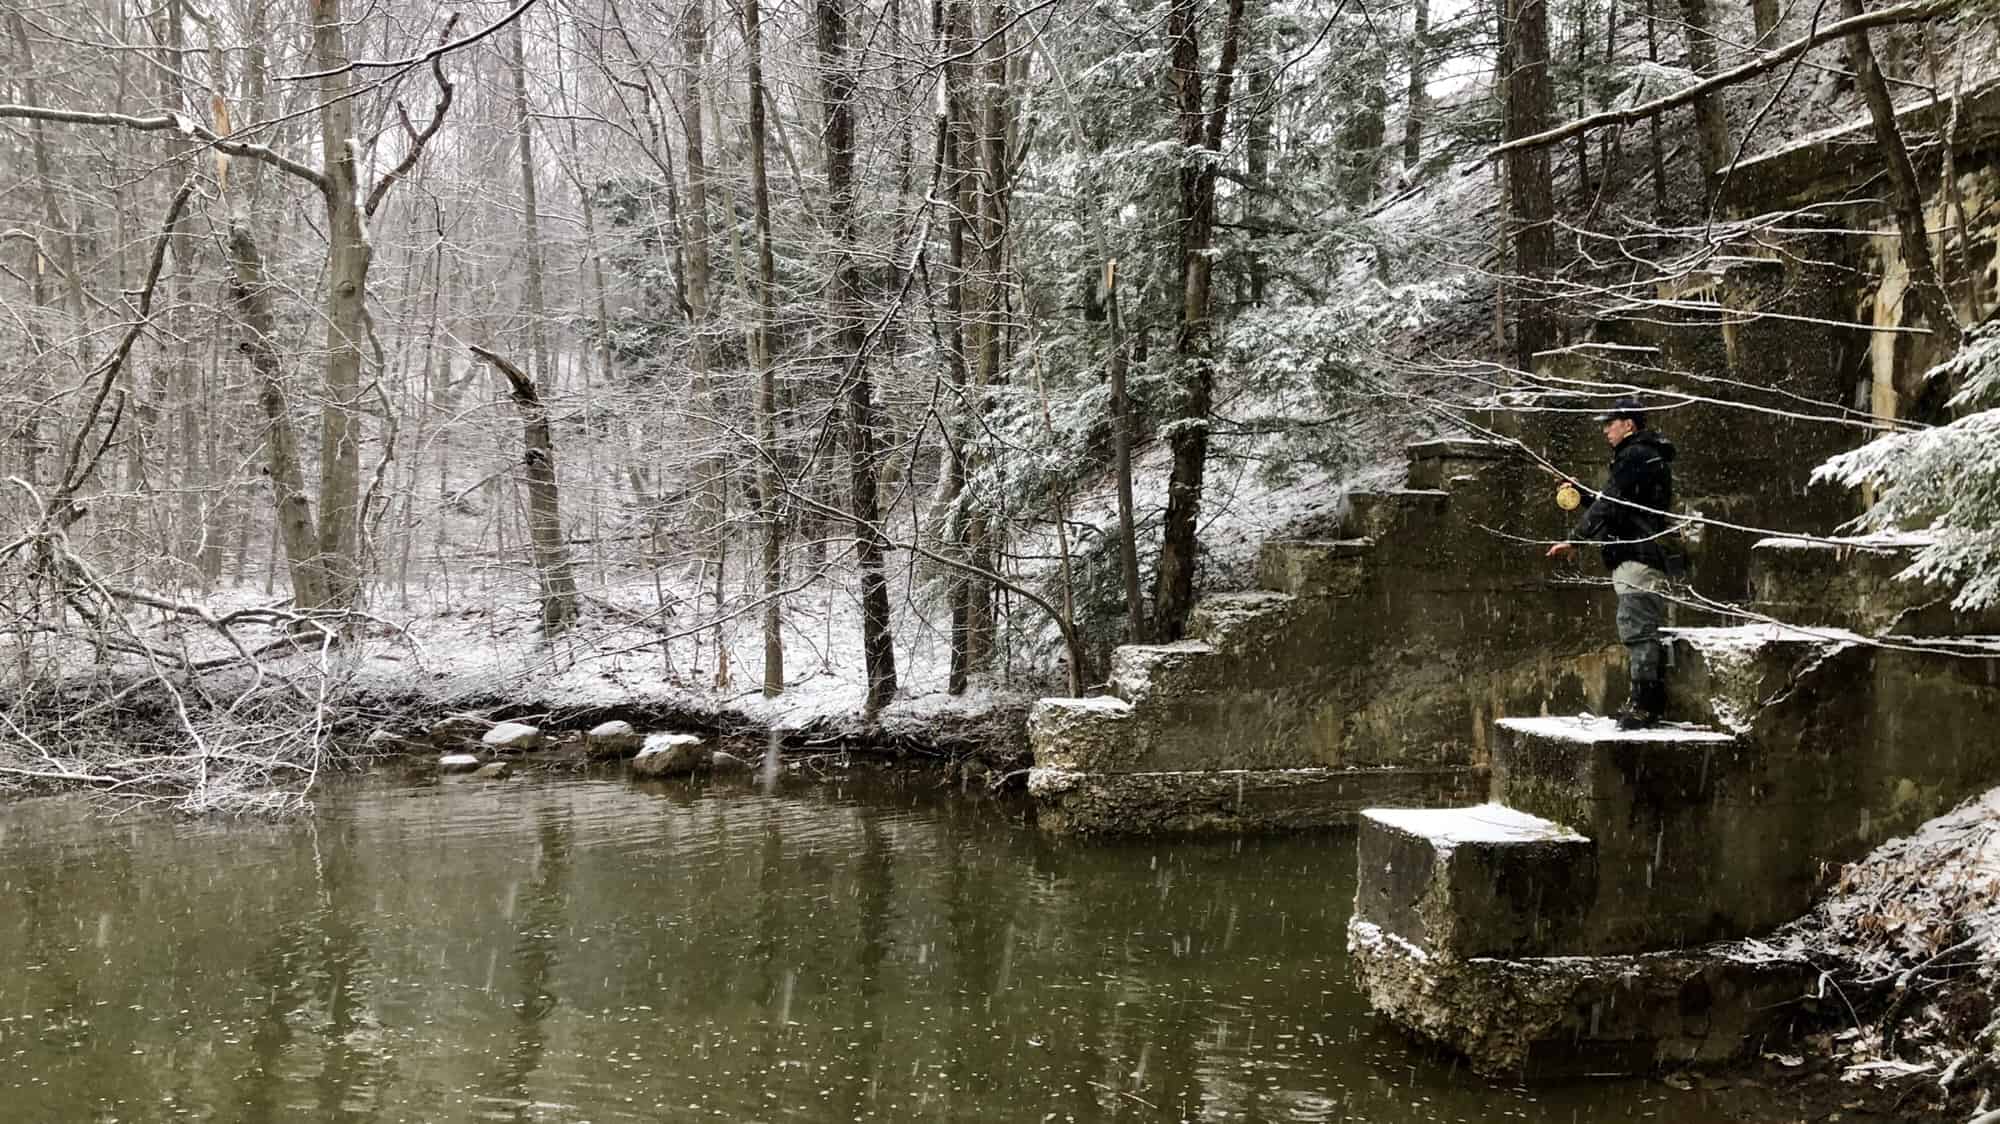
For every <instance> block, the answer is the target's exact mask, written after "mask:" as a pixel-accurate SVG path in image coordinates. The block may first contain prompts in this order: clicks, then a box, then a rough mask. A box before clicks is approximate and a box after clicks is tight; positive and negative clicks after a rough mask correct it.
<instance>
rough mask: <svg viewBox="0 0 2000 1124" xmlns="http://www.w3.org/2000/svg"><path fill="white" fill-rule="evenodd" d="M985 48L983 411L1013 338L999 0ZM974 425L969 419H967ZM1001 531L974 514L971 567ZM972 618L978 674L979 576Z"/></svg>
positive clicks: (978, 565) (976, 387)
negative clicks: (1009, 312)
mask: <svg viewBox="0 0 2000 1124" xmlns="http://www.w3.org/2000/svg"><path fill="white" fill-rule="evenodd" d="M983 43H984V47H985V51H986V65H985V72H986V73H985V81H984V83H983V86H984V89H983V94H984V99H983V100H984V105H983V107H982V109H981V112H980V118H981V121H980V125H979V131H978V134H979V140H978V154H977V157H976V159H977V162H978V178H977V180H976V183H977V187H978V193H977V194H978V199H977V202H978V230H979V268H978V277H979V284H978V293H979V314H978V315H979V318H978V320H977V321H976V323H975V328H976V334H975V336H974V337H973V338H974V340H975V341H976V346H975V348H974V352H973V356H974V364H973V372H972V395H971V400H970V402H969V403H968V408H969V409H970V410H971V411H973V412H975V413H983V412H984V411H985V409H986V403H987V401H988V394H989V393H990V392H989V388H990V387H992V386H993V385H994V384H995V383H997V382H999V381H1000V380H1001V368H1002V364H1003V361H1004V350H1005V342H1006V336H1007V327H1006V325H1007V257H1006V251H1007V196H1008V150H1007V138H1008V134H1009V131H1010V129H1009V121H1008V116H1009V113H1010V112H1011V106H1010V103H1009V100H1008V97H1007V0H994V3H993V6H992V8H991V9H989V11H988V19H987V25H986V28H985V36H984V40H983ZM968 420H970V419H968ZM995 537H996V532H995V530H994V526H993V520H992V519H991V518H989V516H988V514H987V509H986V507H985V506H984V505H982V506H980V507H978V508H975V509H974V510H973V512H972V517H971V519H970V521H969V525H968V527H967V538H968V540H969V542H968V546H969V549H970V554H971V557H972V565H973V567H974V568H975V569H976V570H978V571H980V572H981V573H982V574H985V573H992V572H993V571H994V553H995V551H994V545H995V544H994V539H995ZM968 592H969V594H970V600H969V603H968V605H967V613H966V623H967V631H966V637H965V642H966V662H967V664H968V665H970V667H971V668H973V669H974V670H979V669H983V668H985V667H987V666H989V665H990V664H991V663H992V662H993V646H994V632H995V615H994V605H993V583H992V581H991V580H989V579H987V578H985V577H974V578H973V579H972V581H971V585H970V588H969V590H968Z"/></svg>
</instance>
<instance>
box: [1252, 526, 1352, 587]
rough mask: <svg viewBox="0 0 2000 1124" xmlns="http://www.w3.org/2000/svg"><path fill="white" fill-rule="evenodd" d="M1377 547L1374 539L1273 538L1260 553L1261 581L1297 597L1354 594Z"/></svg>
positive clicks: (1259, 574) (1259, 570) (1260, 583)
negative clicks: (1371, 553)
mask: <svg viewBox="0 0 2000 1124" xmlns="http://www.w3.org/2000/svg"><path fill="white" fill-rule="evenodd" d="M1374 547H1375V543H1374V540H1372V539H1270V540H1267V541H1266V542H1265V543H1264V546H1263V548H1262V549H1261V550H1259V551H1258V553H1257V584H1258V585H1259V586H1261V587H1262V588H1264V589H1266V590H1269V591H1272V592H1276V593H1289V594H1291V595H1293V596H1295V597H1352V596H1354V595H1356V594H1358V593H1360V592H1361V589H1362V587H1363V584H1364V583H1365V581H1366V574H1367V567H1368V559H1369V554H1370V552H1371V551H1373V550H1374Z"/></svg>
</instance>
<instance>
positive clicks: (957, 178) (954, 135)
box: [932, 0, 976, 695]
mask: <svg viewBox="0 0 2000 1124" xmlns="http://www.w3.org/2000/svg"><path fill="white" fill-rule="evenodd" d="M966 2H967V0H938V2H937V3H936V5H935V6H934V7H933V9H932V11H933V14H934V16H935V18H936V19H937V23H938V37H939V39H940V40H941V41H942V42H943V44H944V47H945V64H944V85H945V119H944V132H943V144H944V153H943V160H944V164H945V183H944V185H943V186H944V189H943V191H942V192H941V194H942V196H943V197H944V198H946V199H949V200H951V203H952V206H951V213H950V216H949V217H948V219H947V221H946V232H945V238H946V243H947V245H949V246H950V248H951V271H950V274H949V280H948V281H947V284H946V292H945V303H946V309H947V311H948V312H949V314H950V315H949V317H948V319H949V321H950V325H949V331H950V339H949V341H948V344H947V347H946V357H945V362H946V364H947V366H948V371H947V377H948V379H949V381H950V383H951V387H952V391H953V394H952V398H953V401H954V404H955V406H956V411H955V414H954V416H955V417H956V418H957V419H958V420H957V421H956V422H955V423H953V424H952V426H951V433H950V435H949V436H948V437H947V442H948V443H949V445H950V448H949V449H948V450H947V452H946V458H945V478H944V481H943V485H942V487H941V489H940V507H941V509H942V511H943V512H944V519H945V521H946V524H947V526H948V528H949V530H948V532H947V535H948V538H949V540H950V544H949V545H950V554H951V557H952V558H953V559H954V560H956V561H960V562H965V561H968V559H967V557H966V548H967V546H968V543H969V540H970V535H969V534H968V533H967V531H968V524H969V523H970V521H971V520H970V516H969V514H968V512H967V506H968V505H967V502H966V495H965V486H966V476H967V472H968V469H969V465H968V464H967V463H966V462H967V458H968V457H969V456H970V450H969V448H968V446H969V443H970V440H971V437H972V426H971V424H970V421H969V419H968V418H967V417H966V416H965V415H966V414H967V412H968V411H969V410H970V409H971V408H972V407H971V398H970V392H969V389H968V388H969V386H970V383H971V377H970V364H969V363H968V362H967V350H968V348H969V347H970V345H971V342H972V339H973V336H974V333H972V332H970V331H968V330H967V329H968V327H969V325H968V324H967V322H966V321H967V317H968V316H969V315H970V311H971V310H970V308H969V307H968V302H967V299H966V296H967V294H966V290H967V287H968V286H967V284H966V275H967V273H968V272H969V270H970V261H969V257H970V254H969V252H968V247H967V237H966V236H967V235H968V234H970V233H971V232H972V231H971V229H970V228H971V221H970V216H971V215H972V214H973V213H974V209H975V206H976V204H975V201H974V196H973V191H972V180H973V174H972V170H971V168H970V167H969V165H970V164H972V163H973V162H974V159H975V158H974V157H972V156H971V155H970V154H969V150H970V148H971V143H972V141H971V137H970V136H969V135H968V134H969V133H970V131H971V130H970V129H969V127H968V124H969V121H970V119H971V115H972V111H971V102H972V99H971V94H970V92H969V90H968V89H967V86H968V82H967V79H966V65H965V62H964V59H965V58H966V57H967V56H968V54H969V53H970V50H969V43H970V41H971V36H970V35H968V34H967V33H966V27H965V21H966ZM974 580H975V579H974V578H973V577H972V576H971V575H969V574H968V573H966V572H965V571H963V570H959V569H957V568H954V569H953V571H952V578H951V592H950V601H951V671H950V676H949V678H948V680H947V685H946V690H947V691H948V692H949V693H951V694H954V695H957V694H962V693H964V691H965V689H966V687H967V686H968V685H969V684H970V682H971V677H972V666H973V661H972V656H973V651H972V647H973V644H972V632H973V625H972V615H973V593H972V591H973V582H974Z"/></svg>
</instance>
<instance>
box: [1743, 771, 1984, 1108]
mask: <svg viewBox="0 0 2000 1124" xmlns="http://www.w3.org/2000/svg"><path fill="white" fill-rule="evenodd" d="M1772 943H1773V944H1777V945H1780V946H1781V947H1783V948H1784V949H1785V951H1787V952H1789V953H1792V954H1795V955H1804V956H1806V957H1808V958H1809V959H1811V960H1812V961H1813V962H1814V963H1817V964H1821V965H1823V966H1826V967H1827V968H1828V973H1827V976H1826V977H1825V980H1824V984H1825V986H1827V987H1829V988H1837V989H1840V991H1841V994H1842V996H1843V998H1845V999H1846V1000H1847V1001H1848V1010H1849V1011H1850V1013H1851V1015H1852V1018H1851V1021H1849V1023H1848V1025H1845V1026H1841V1027H1837V1028H1834V1029H1831V1030H1828V1031H1826V1032H1825V1033H1823V1034H1820V1035H1817V1036H1815V1037H1814V1038H1812V1039H1811V1040H1810V1041H1808V1042H1807V1043H1805V1044H1804V1046H1805V1050H1804V1052H1802V1053H1800V1054H1797V1055H1790V1056H1784V1057H1778V1058H1777V1059H1776V1060H1778V1061H1780V1062H1781V1063H1783V1064H1787V1065H1792V1066H1803V1065H1805V1064H1807V1062H1808V1060H1826V1059H1832V1060H1833V1061H1834V1062H1835V1064H1836V1065H1837V1067H1838V1072H1839V1074H1840V1077H1841V1079H1842V1080H1844V1081H1847V1082H1853V1083H1866V1084H1870V1085H1877V1086H1887V1087H1889V1088H1892V1089H1895V1090H1898V1091H1899V1092H1900V1093H1902V1094H1904V1103H1906V1104H1907V1105H1908V1109H1909V1111H1910V1113H1911V1114H1910V1115H1909V1116H1907V1117H1906V1119H1917V1118H1918V1117H1919V1112H1918V1109H1919V1108H1920V1106H1924V1105H1935V1106H1937V1111H1939V1112H1940V1113H1945V1106H1946V1105H1949V1106H1951V1110H1952V1111H1953V1112H1958V1113H1960V1114H1961V1115H1957V1116H1952V1115H1950V1114H1949V1113H1946V1114H1945V1115H1943V1116H1940V1117H1938V1118H1940V1119H1964V1118H1965V1116H1964V1115H1963V1114H1966V1113H1971V1114H1976V1113H1977V1112H1979V1111H1983V1110H1984V1109H1985V1108H1988V1107H1991V1106H1990V1105H1988V1104H1987V1103H1986V1098H1989V1097H1990V1098H1993V1099H1996V1100H2000V1006H1997V1005H1996V992H2000V788H1996V789H1993V790H1992V791H1990V792H1987V793H1986V794H1985V795H1984V796H1980V797H1977V798H1975V799H1973V800H1970V801H1967V802H1966V803H1965V804H1963V805H1961V806H1960V807H1959V808H1958V809H1957V810H1955V811H1953V812H1951V813H1950V814H1948V815H1945V816H1942V817H1940V818H1938V819H1935V820H1932V821H1931V822H1930V823H1927V824H1925V825H1924V826H1923V827H1922V828H1921V829H1919V830H1918V831H1917V832H1916V833H1915V834H1913V835H1910V836H1907V837H1905V838H1902V839H1895V840H1891V841H1890V842H1888V843H1885V844H1883V845H1882V846H1880V847H1878V848H1876V849H1875V851H1874V852H1873V853H1871V854H1870V855H1869V856H1868V857H1867V858H1865V859H1862V860H1861V861H1860V862H1857V863H1853V864H1850V865H1849V866H1847V867H1846V868H1844V869H1843V870H1842V871H1841V872H1840V876H1839V880H1838V882H1837V883H1836V884H1835V886H1834V888H1833V890H1832V891H1831V893H1829V894H1828V896H1827V897H1826V899H1825V900H1823V901H1822V902H1821V903H1820V904H1819V905H1818V906H1817V907H1815V908H1814V910H1813V911H1812V913H1810V914H1808V915H1807V916H1806V917H1805V918H1803V919H1801V920H1800V921H1798V922H1795V923H1793V924H1792V925H1790V926H1788V927H1786V928H1785V929H1784V930H1783V931H1781V932H1780V933H1779V934H1777V936H1776V937H1774V938H1773V940H1772Z"/></svg>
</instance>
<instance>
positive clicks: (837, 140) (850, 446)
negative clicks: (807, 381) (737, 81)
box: [816, 0, 896, 714]
mask: <svg viewBox="0 0 2000 1124" xmlns="http://www.w3.org/2000/svg"><path fill="white" fill-rule="evenodd" d="M816 7H817V9H818V17H819V54H820V82H821V91H822V97H821V104H822V105H823V106H824V108H825V112H826V195H827V201H826V213H827V220H828V224H829V225H830V226H831V227H832V235H833V259H834V260H833V286H832V302H831V303H832V306H833V307H832V310H831V312H832V318H833V323H834V335H835V339H836V340H837V343H836V344H835V350H836V352H837V353H838V354H839V355H840V357H841V359H842V363H843V365H844V367H845V371H844V374H843V378H842V383H843V385H844V386H845V388H846V398H847V455H848V479H849V487H850V491H851V497H850V498H851V501H852V502H851V506H850V510H851V512H852V515H853V518H854V546H855V554H856V557H857V559H858V561H859V564H860V567H861V653H862V659H863V662H864V663H865V665H866V667H867V672H868V702H867V709H868V713H870V714H873V713H875V712H876V711H879V710H881V709H882V708H883V707H884V706H887V705H888V704H889V701H890V700H891V699H893V698H895V697H896V648H895V644H894V641H893V639H892V636H891V633H890V631H889V584H888V582H887V580H885V579H884V577H883V576H882V559H883V555H884V554H885V553H886V551H887V545H888V544H887V543H885V542H884V541H883V538H882V525H881V509H880V504H879V503H878V501H877V499H876V494H875V388H874V384H873V383H872V382H870V380H869V378H868V357H867V355H866V354H864V350H865V348H866V346H867V337H866V333H865V331H864V330H863V328H862V324H861V309H862V305H861V275H860V272H859V271H858V270H857V269H856V268H855V265H854V256H855V245H856V239H857V231H856V222H855V216H854V209H855V199H854V87H855V81H854V73H853V71H851V70H850V69H849V63H848V58H847V52H848V48H847V12H846V10H845V8H844V7H843V6H842V0H818V4H817V5H816Z"/></svg>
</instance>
